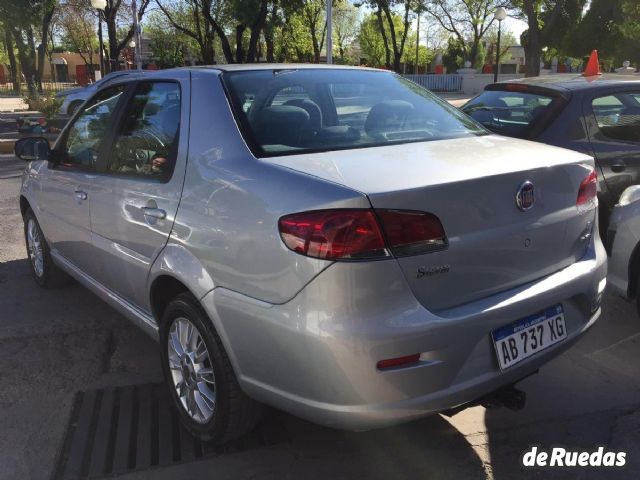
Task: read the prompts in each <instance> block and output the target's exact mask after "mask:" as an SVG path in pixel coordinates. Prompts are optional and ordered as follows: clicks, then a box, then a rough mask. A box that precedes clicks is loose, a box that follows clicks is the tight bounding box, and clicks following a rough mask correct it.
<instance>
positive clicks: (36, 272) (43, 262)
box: [24, 209, 71, 288]
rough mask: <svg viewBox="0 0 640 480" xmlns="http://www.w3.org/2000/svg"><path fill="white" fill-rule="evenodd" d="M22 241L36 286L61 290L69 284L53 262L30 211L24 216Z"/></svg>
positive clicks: (66, 276)
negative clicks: (23, 241)
mask: <svg viewBox="0 0 640 480" xmlns="http://www.w3.org/2000/svg"><path fill="white" fill-rule="evenodd" d="M24 240H25V244H26V247H27V255H28V257H29V266H30V267H31V274H32V275H33V278H34V280H35V281H36V283H37V284H38V285H40V286H41V287H44V288H61V287H64V286H66V285H68V284H69V283H71V277H69V275H67V274H66V273H65V272H64V271H62V270H61V269H60V268H59V267H58V266H57V265H56V264H55V263H54V262H53V259H52V258H51V250H50V249H49V245H48V244H47V240H46V238H45V236H44V234H43V233H42V229H41V228H40V224H39V223H38V219H37V218H36V216H35V214H34V213H33V210H31V209H28V210H27V211H26V212H25V214H24Z"/></svg>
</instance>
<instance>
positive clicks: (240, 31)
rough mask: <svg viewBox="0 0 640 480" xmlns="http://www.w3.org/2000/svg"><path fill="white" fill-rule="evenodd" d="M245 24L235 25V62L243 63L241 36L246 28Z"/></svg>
mask: <svg viewBox="0 0 640 480" xmlns="http://www.w3.org/2000/svg"><path fill="white" fill-rule="evenodd" d="M246 28H247V27H246V25H243V24H240V25H237V26H236V63H244V48H243V47H242V37H243V35H244V31H245V30H246Z"/></svg>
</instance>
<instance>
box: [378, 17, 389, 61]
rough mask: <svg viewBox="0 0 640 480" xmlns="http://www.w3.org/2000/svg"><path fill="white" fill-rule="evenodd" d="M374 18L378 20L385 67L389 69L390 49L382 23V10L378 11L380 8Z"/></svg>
mask: <svg viewBox="0 0 640 480" xmlns="http://www.w3.org/2000/svg"><path fill="white" fill-rule="evenodd" d="M376 18H377V19H378V27H379V28H380V34H381V35H382V43H383V44H384V55H385V66H386V67H387V68H391V49H390V48H389V40H387V33H386V32H385V30H384V22H383V21H382V10H380V7H378V9H377V10H376Z"/></svg>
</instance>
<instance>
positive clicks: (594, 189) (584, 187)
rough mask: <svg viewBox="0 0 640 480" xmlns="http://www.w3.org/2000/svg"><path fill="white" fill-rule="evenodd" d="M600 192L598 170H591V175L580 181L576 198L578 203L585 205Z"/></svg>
mask: <svg viewBox="0 0 640 480" xmlns="http://www.w3.org/2000/svg"><path fill="white" fill-rule="evenodd" d="M597 194H598V177H597V176H596V171H595V170H591V172H590V173H589V175H587V176H586V178H585V179H584V180H582V182H581V183H580V188H579V189H578V198H577V199H576V205H585V204H587V203H589V202H591V201H593V200H594V199H595V198H596V196H597Z"/></svg>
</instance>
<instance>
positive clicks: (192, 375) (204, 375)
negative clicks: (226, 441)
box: [167, 317, 216, 423]
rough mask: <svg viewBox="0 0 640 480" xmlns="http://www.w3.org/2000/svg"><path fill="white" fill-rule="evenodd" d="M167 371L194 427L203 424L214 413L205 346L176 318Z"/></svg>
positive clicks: (193, 329) (191, 326)
mask: <svg viewBox="0 0 640 480" xmlns="http://www.w3.org/2000/svg"><path fill="white" fill-rule="evenodd" d="M167 350H168V353H169V355H168V361H169V370H170V372H171V378H172V379H173V386H174V388H175V391H176V394H177V395H178V398H179V399H180V403H181V404H182V407H183V408H184V409H185V411H186V412H187V413H188V414H189V416H190V417H191V418H192V419H193V420H195V421H196V422H198V423H207V422H208V421H209V420H210V419H211V417H212V416H213V414H214V412H215V407H216V388H215V387H216V382H215V376H214V373H213V365H212V363H211V356H210V354H209V350H208V349H207V345H206V343H205V341H204V339H203V338H202V335H200V332H199V331H198V329H197V328H196V326H195V325H194V324H193V323H191V321H190V320H188V319H187V318H184V317H179V318H176V319H174V320H173V322H172V323H171V326H170V328H169V337H168V341H167Z"/></svg>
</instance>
